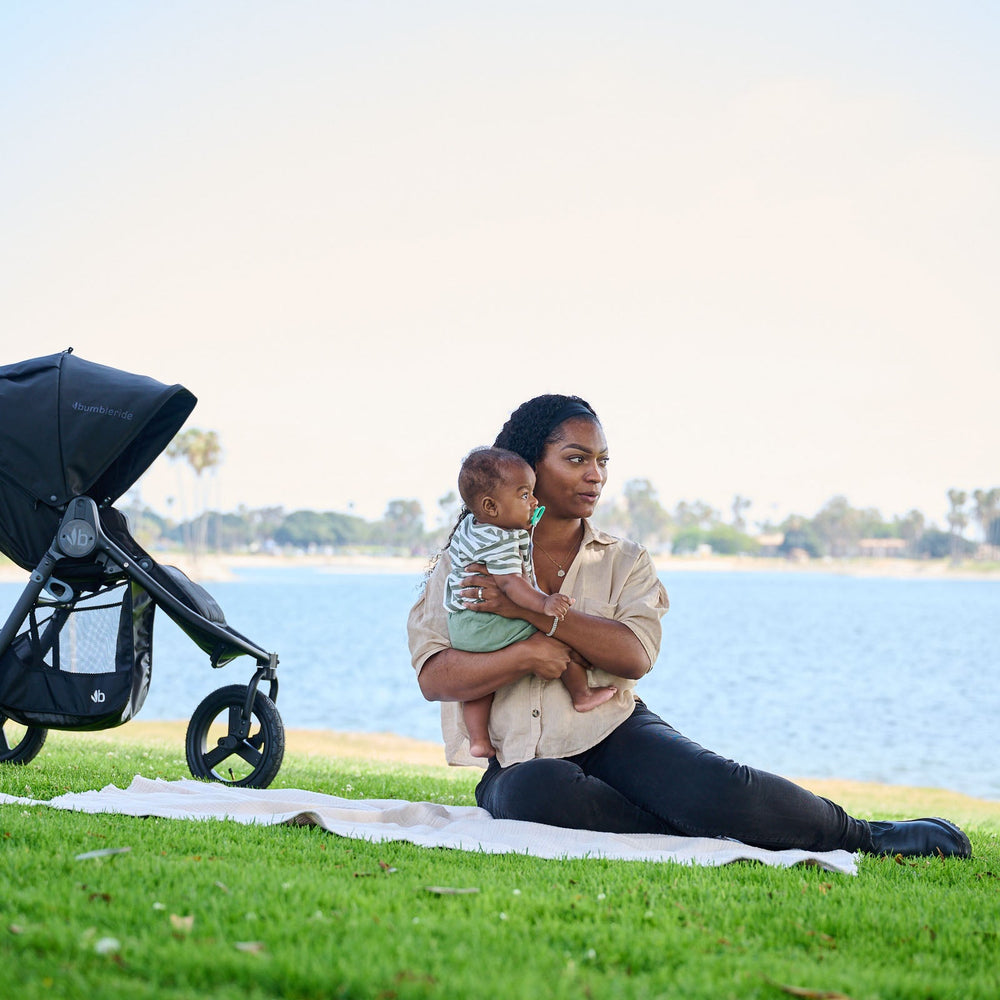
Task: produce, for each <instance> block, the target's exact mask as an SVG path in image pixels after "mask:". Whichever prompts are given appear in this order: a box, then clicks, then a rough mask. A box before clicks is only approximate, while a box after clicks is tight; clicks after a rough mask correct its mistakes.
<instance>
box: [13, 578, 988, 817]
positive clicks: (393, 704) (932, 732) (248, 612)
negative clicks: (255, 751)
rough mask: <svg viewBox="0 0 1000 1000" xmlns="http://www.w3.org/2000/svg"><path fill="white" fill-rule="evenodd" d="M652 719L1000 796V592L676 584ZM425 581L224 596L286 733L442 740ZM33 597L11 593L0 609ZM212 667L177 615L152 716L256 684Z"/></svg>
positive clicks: (772, 752) (770, 758) (851, 774)
mask: <svg viewBox="0 0 1000 1000" xmlns="http://www.w3.org/2000/svg"><path fill="white" fill-rule="evenodd" d="M664 582H665V583H666V585H667V589H668V590H669V592H670V597H671V605H672V607H671V611H670V613H669V614H668V615H667V616H666V618H665V619H664V640H663V647H662V652H661V655H660V659H659V661H658V662H657V664H656V666H655V668H654V670H653V671H652V673H651V674H649V675H648V676H647V677H645V678H644V679H643V680H642V681H641V682H640V685H639V692H640V693H641V694H642V696H643V697H644V699H645V701H646V702H647V704H649V706H650V707H651V708H652V709H653V710H654V711H656V712H658V713H659V714H660V715H662V716H663V717H664V718H665V719H667V720H668V721H669V722H671V723H672V724H673V725H674V726H676V727H677V728H678V729H680V730H681V731H682V732H683V733H685V734H686V735H688V736H690V737H691V738H692V739H695V740H697V741H698V742H700V743H702V744H703V745H704V746H707V747H710V748H712V749H713V750H716V751H718V752H719V753H723V754H725V755H727V756H731V757H733V758H735V759H738V760H741V761H744V762H746V763H750V764H753V765H755V766H757V767H763V768H766V769H769V770H773V771H777V772H779V773H782V774H788V775H798V776H808V777H841V778H853V779H857V780H865V781H883V782H889V783H894V784H913V785H925V786H933V787H941V788H950V789H953V790H956V791H961V792H966V793H967V794H970V795H976V796H982V797H987V798H993V799H1000V767H998V766H997V739H996V720H997V718H998V717H1000V684H998V681H1000V644H998V640H1000V581H994V580H894V579H876V578H853V577H847V576H841V575H835V574H821V573H791V572H772V573H768V572H733V573H725V572H712V573H693V572H687V573H675V574H672V575H669V576H665V578H664ZM419 583H420V576H419V575H407V574H345V573H339V572H324V571H322V570H315V569H293V568H268V567H265V568H261V569H255V570H248V571H245V572H241V573H240V574H239V576H238V577H237V579H235V580H234V581H232V582H226V583H213V584H211V585H210V587H209V589H210V590H211V592H212V594H213V596H214V597H215V598H216V599H217V600H218V602H219V603H220V605H221V606H222V607H223V609H224V610H225V613H226V617H227V619H228V621H229V622H230V624H232V625H233V626H234V627H235V628H237V629H238V630H239V631H241V632H243V633H244V634H245V635H247V636H249V637H250V638H251V639H252V640H253V641H254V642H255V643H257V644H258V645H260V646H262V647H263V648H265V649H269V650H270V649H273V650H277V651H278V653H279V655H280V658H281V665H280V667H279V671H278V673H279V677H280V682H281V688H280V693H279V697H278V707H279V709H280V711H281V714H282V717H283V719H284V721H285V725H286V726H288V727H289V728H328V729H335V730H344V731H351V730H356V731H362V732H379V731H387V730H388V731H392V732H396V733H399V734H401V735H406V736H412V737H416V738H418V739H424V740H435V741H436V740H439V739H440V728H439V721H438V720H439V715H438V709H437V706H435V705H432V704H429V703H427V702H425V701H424V699H423V698H422V697H421V695H420V691H419V688H418V687H417V684H416V682H415V680H414V675H413V671H412V669H411V667H410V663H409V654H408V651H407V646H406V615H407V612H408V610H409V608H410V605H411V604H412V603H413V601H414V600H415V598H416V596H417V592H418V591H417V588H418V585H419ZM20 590H21V587H20V586H18V585H16V584H9V583H4V584H0V612H2V613H4V614H6V612H8V611H9V609H10V608H11V607H12V605H13V603H14V601H15V599H16V597H17V595H18V594H19V593H20ZM252 670H253V664H252V662H251V661H250V660H249V659H248V658H245V657H243V658H240V659H239V660H236V661H234V662H233V663H231V664H229V665H228V666H226V667H224V668H222V669H221V670H214V671H213V670H212V669H211V667H209V665H208V661H207V658H206V657H205V656H204V655H203V654H202V653H201V652H200V651H199V650H198V649H197V648H196V647H195V646H194V644H193V643H192V642H191V641H190V639H188V638H187V636H185V635H184V634H183V633H182V632H181V631H180V630H179V629H178V628H177V627H176V626H175V625H174V624H173V623H172V622H171V621H170V620H169V619H168V618H167V617H166V616H165V615H162V614H160V615H158V616H157V619H156V626H155V630H154V646H153V682H152V687H151V690H150V694H149V697H148V698H147V700H146V704H145V706H144V707H143V709H142V712H141V713H140V718H142V719H187V718H189V717H190V716H191V713H192V712H193V711H194V709H195V707H196V706H197V704H198V703H199V702H200V701H201V699H202V698H203V697H205V695H207V694H208V693H209V692H210V691H212V690H214V689H215V688H216V687H219V686H222V685H225V684H235V683H246V680H247V679H248V678H249V676H250V674H251V673H252Z"/></svg>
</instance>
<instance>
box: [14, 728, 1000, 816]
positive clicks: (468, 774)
mask: <svg viewBox="0 0 1000 1000" xmlns="http://www.w3.org/2000/svg"><path fill="white" fill-rule="evenodd" d="M186 729H187V721H186V720H176V721H154V720H151V721H148V722H147V721H143V720H138V719H137V720H133V721H131V722H129V723H127V724H126V725H124V726H120V727H118V728H116V729H106V730H97V731H91V732H81V733H75V732H61V731H58V730H52V731H50V733H49V740H51V741H52V742H53V745H65V746H71V745H72V743H73V742H76V741H79V740H81V739H83V740H86V741H88V742H92V743H98V744H102V745H104V746H111V747H113V746H136V745H146V746H155V747H157V748H167V749H175V750H177V751H178V752H179V753H180V754H183V752H184V736H185V732H186ZM285 738H286V751H287V753H289V754H290V755H292V756H293V757H294V756H305V757H327V758H337V759H340V760H344V761H353V762H357V763H359V764H360V763H365V762H367V763H381V764H390V765H395V766H400V767H419V768H428V769H430V770H432V771H433V772H434V774H435V776H436V777H446V778H454V779H469V780H472V779H473V778H475V777H476V775H477V774H478V769H476V768H474V767H451V766H449V765H448V764H447V762H446V761H445V757H444V748H443V746H442V745H441V744H440V743H431V742H428V741H426V740H418V739H414V738H412V737H409V736H399V735H397V734H395V733H392V732H379V733H361V732H340V731H336V730H329V729H288V730H286V733H285ZM44 755H45V748H44V747H43V748H42V752H41V754H40V755H39V756H38V757H37V758H36V759H35V761H33V762H32V765H31V766H38V765H42V766H43V765H44ZM792 780H793V781H795V782H796V783H798V784H800V785H802V786H803V787H805V788H808V789H809V790H810V791H812V792H815V793H816V794H817V795H822V796H824V797H826V798H830V799H833V800H834V801H836V802H840V803H841V804H842V805H844V806H845V807H847V808H848V810H849V811H850V810H854V811H855V812H856V813H859V814H861V815H862V816H863V817H864V818H868V817H870V816H877V815H878V814H879V813H880V812H885V813H898V814H913V815H917V814H919V815H932V816H938V815H940V816H947V817H949V818H950V819H952V820H953V821H954V822H958V823H960V824H962V823H966V824H969V823H972V824H978V825H984V824H985V825H988V826H990V827H993V828H995V829H997V830H1000V800H995V799H983V798H977V797H975V796H971V795H966V794H964V793H963V792H955V791H951V790H949V789H944V788H932V787H921V786H915V785H893V784H886V783H881V782H872V781H857V780H854V779H849V778H809V777H793V778H792Z"/></svg>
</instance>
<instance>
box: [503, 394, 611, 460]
mask: <svg viewBox="0 0 1000 1000" xmlns="http://www.w3.org/2000/svg"><path fill="white" fill-rule="evenodd" d="M572 403H577V404H579V406H582V407H584V408H585V409H587V410H589V411H590V412H591V413H592V414H593V415H594V420H595V421H596V420H597V414H596V413H595V412H594V408H593V407H592V406H591V405H590V403H588V402H587V401H586V400H585V399H581V398H580V397H579V396H562V395H559V394H558V393H548V394H546V395H544V396H535V398H534V399H529V400H528V401H527V402H526V403H522V404H521V405H520V406H519V407H518V408H517V409H516V410H515V411H514V412H513V413H512V414H511V415H510V417H509V418H508V420H507V423H505V424H504V425H503V427H501V428H500V433H499V434H498V435H497V439H496V441H494V442H493V445H494V447H496V448H506V449H507V450H508V451H513V452H516V453H517V454H518V455H520V456H521V458H523V459H524V460H525V461H526V462H527V463H528V465H530V466H531V467H532V468H534V467H535V466H536V465H537V464H538V460H539V459H540V458H541V457H542V452H543V451H545V446H546V445H547V444H549V443H550V442H552V441H556V440H558V437H559V435H558V428H559V427H560V426H561V425H562V421H560V422H559V423H558V424H556V425H555V426H553V420H554V418H556V417H557V416H558V414H559V411H560V410H564V409H566V407H567V406H568V405H569V404H572ZM580 415H581V416H583V414H580Z"/></svg>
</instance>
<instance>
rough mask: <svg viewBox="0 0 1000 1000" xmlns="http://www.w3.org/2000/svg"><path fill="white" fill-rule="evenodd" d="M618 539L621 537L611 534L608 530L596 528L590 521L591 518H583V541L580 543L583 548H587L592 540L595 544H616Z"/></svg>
mask: <svg viewBox="0 0 1000 1000" xmlns="http://www.w3.org/2000/svg"><path fill="white" fill-rule="evenodd" d="M617 541H619V539H618V538H616V537H615V536H614V535H609V534H608V533H607V532H606V531H601V529H600V528H595V527H594V526H593V525H592V524H591V523H590V519H589V518H586V517H585V518H584V519H583V541H582V542H581V543H580V547H581V548H586V547H587V546H588V545H590V543H591V542H593V543H594V544H595V545H614V544H615V542H617Z"/></svg>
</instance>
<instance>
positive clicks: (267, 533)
mask: <svg viewBox="0 0 1000 1000" xmlns="http://www.w3.org/2000/svg"><path fill="white" fill-rule="evenodd" d="M948 499H949V504H950V508H949V514H948V526H947V529H944V528H938V527H937V526H935V525H933V524H928V523H927V521H926V519H925V517H924V515H923V514H922V513H921V512H920V511H919V510H915V509H914V510H911V511H910V512H909V513H907V514H905V515H903V516H898V515H897V516H894V517H893V518H892V519H891V520H886V519H885V518H883V517H882V515H881V514H880V513H879V511H878V510H875V509H873V508H856V507H852V506H851V505H850V503H848V501H847V499H846V498H845V497H843V496H835V497H832V498H831V499H830V500H828V501H827V502H826V503H825V504H824V505H823V507H822V508H821V509H820V510H819V511H817V512H816V513H815V514H814V515H813V516H812V517H806V516H804V515H799V514H794V515H791V516H789V517H787V518H785V519H784V520H782V521H780V522H778V523H770V522H763V523H758V524H757V525H756V526H755V527H754V529H753V530H751V528H750V526H749V525H748V523H747V520H746V515H747V511H748V509H749V508H750V506H751V503H750V501H749V500H748V499H747V498H745V497H743V496H740V495H737V496H735V497H734V498H733V501H732V504H731V508H730V510H729V511H727V512H726V513H725V514H723V512H721V511H719V510H717V509H715V508H713V507H712V506H710V505H709V504H707V503H705V502H704V501H702V500H694V501H681V502H680V503H678V504H677V505H676V506H675V507H674V509H673V510H667V509H666V508H665V507H664V506H663V505H662V504H661V503H660V501H659V499H658V497H657V493H656V490H655V489H654V488H653V486H652V484H651V483H650V482H649V481H648V480H646V479H632V480H630V481H629V482H627V483H626V484H625V487H624V490H623V492H622V495H621V497H619V498H618V500H617V502H616V503H613V504H610V505H608V506H606V507H604V508H599V510H598V513H597V515H596V517H595V522H596V523H597V525H598V526H599V527H601V528H604V529H605V530H607V531H611V532H612V533H614V534H619V535H624V536H626V537H629V538H634V539H636V540H637V541H640V542H642V543H643V544H644V545H646V546H647V547H648V548H649V549H650V550H651V551H653V552H655V553H673V554H675V555H684V554H689V553H697V552H708V551H711V552H713V553H716V554H721V555H737V554H746V555H770V556H779V557H780V556H785V557H788V556H808V557H811V558H817V557H823V556H832V557H834V558H844V557H853V556H858V555H863V554H866V553H868V554H872V553H876V554H892V555H896V556H901V557H907V558H915V559H923V558H944V557H952V558H967V557H970V556H975V555H978V556H980V557H982V558H988V559H994V560H995V559H997V558H1000V488H996V489H992V490H988V491H986V490H975V491H974V492H972V493H971V494H969V493H966V492H965V491H960V490H949V491H948ZM129 513H130V515H131V518H132V522H133V530H134V531H135V533H136V535H137V537H138V538H139V540H140V541H141V542H143V543H144V544H147V545H150V546H153V547H161V548H162V547H176V548H190V547H191V546H192V540H198V541H199V542H200V545H201V548H203V549H207V550H210V551H217V552H224V553H238V552H302V553H319V554H344V553H365V552H379V553H383V554H396V555H420V556H423V555H430V554H431V553H433V552H435V551H436V550H437V549H439V548H441V547H442V546H443V545H444V544H445V542H446V540H447V537H448V533H449V531H450V529H451V526H452V525H453V524H454V521H455V518H456V516H457V513H458V501H457V498H456V496H455V494H454V493H449V494H447V495H446V496H443V497H442V498H441V499H440V500H439V501H438V511H437V522H438V523H437V526H436V527H435V528H434V529H433V530H427V529H426V527H425V518H424V510H423V507H422V505H421V504H420V502H419V501H417V500H413V499H395V500H390V501H389V503H388V504H387V506H386V509H385V512H384V513H383V515H382V517H381V518H379V519H377V520H366V519H365V518H362V517H360V516H358V515H356V514H350V513H342V512H337V511H315V510H297V511H292V512H286V511H285V510H284V509H283V508H281V507H263V508H256V509H251V508H248V507H245V506H241V507H240V508H238V509H237V510H236V511H234V512H228V513H223V512H219V511H212V510H206V511H204V512H202V513H201V514H199V515H198V516H197V517H195V518H192V519H190V520H187V521H182V522H180V523H177V522H174V521H171V520H170V519H168V518H165V517H163V516H162V515H160V514H158V513H157V512H156V511H153V510H151V509H150V508H148V507H147V508H143V509H141V510H132V511H130V512H129ZM972 526H975V528H976V536H977V537H976V539H970V538H968V537H966V536H967V533H968V529H969V528H970V527H972ZM878 540H883V541H884V540H890V543H889V544H887V545H884V546H879V545H878V544H876V543H877V542H878Z"/></svg>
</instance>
